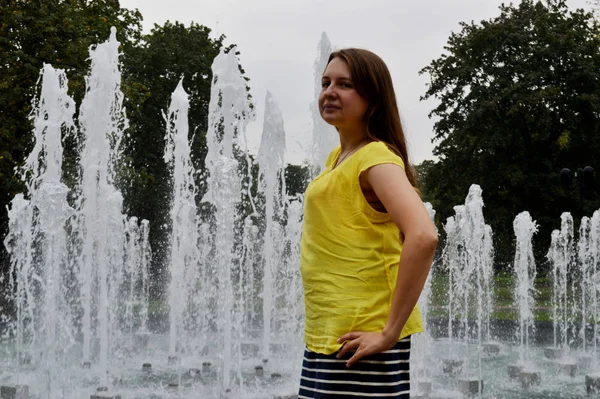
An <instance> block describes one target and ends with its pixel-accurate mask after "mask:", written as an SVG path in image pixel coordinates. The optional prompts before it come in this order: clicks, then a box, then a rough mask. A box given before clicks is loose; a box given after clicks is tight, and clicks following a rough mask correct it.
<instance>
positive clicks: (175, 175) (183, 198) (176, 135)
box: [164, 81, 200, 360]
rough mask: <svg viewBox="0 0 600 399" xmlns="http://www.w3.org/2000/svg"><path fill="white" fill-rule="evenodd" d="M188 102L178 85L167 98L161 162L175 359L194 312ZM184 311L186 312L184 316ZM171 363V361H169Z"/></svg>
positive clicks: (195, 254) (194, 215)
mask: <svg viewBox="0 0 600 399" xmlns="http://www.w3.org/2000/svg"><path fill="white" fill-rule="evenodd" d="M189 107H190V102H189V98H188V95H187V93H186V92H185V90H184V89H183V83H182V81H180V82H179V84H178V85H177V88H176V89H175V91H174V92H173V95H172V96H171V105H170V107H169V111H168V115H167V118H166V119H167V136H166V140H165V141H166V145H165V155H164V160H165V162H166V164H167V165H168V167H169V170H170V172H171V176H170V177H171V182H172V196H171V207H170V208H171V210H170V219H171V240H170V243H171V253H170V261H169V263H170V266H171V267H170V269H169V270H170V273H171V281H170V286H169V306H170V312H169V353H170V356H172V357H173V356H177V355H178V352H179V351H180V350H182V349H183V347H185V346H187V345H186V344H187V340H185V339H184V337H183V335H184V322H185V321H190V320H192V316H193V315H194V314H196V312H197V309H198V306H199V304H198V298H199V296H198V295H196V294H197V286H198V283H199V281H198V280H199V274H198V269H199V268H198V265H199V263H200V255H199V248H198V242H199V237H198V234H199V228H198V223H199V222H198V209H197V207H196V192H197V188H196V184H195V182H194V168H193V166H192V159H191V148H190V142H189V138H188V133H189V128H188V110H189ZM186 310H187V312H186ZM172 359H173V360H175V358H172Z"/></svg>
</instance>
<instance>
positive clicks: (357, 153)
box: [298, 49, 437, 398]
mask: <svg viewBox="0 0 600 399" xmlns="http://www.w3.org/2000/svg"><path fill="white" fill-rule="evenodd" d="M319 110H320V113H321V116H322V118H323V119H324V120H325V121H326V122H327V123H329V124H331V125H333V126H335V127H336V129H337V131H338V133H339V136H340V146H339V147H338V148H336V149H334V150H333V151H332V152H331V154H330V155H329V158H328V160H327V162H326V168H325V170H324V171H323V172H322V173H321V174H320V175H319V176H317V177H316V178H315V179H314V180H313V181H312V182H311V183H310V184H309V186H308V188H307V189H306V194H305V208H304V227H303V233H302V241H301V265H300V268H301V272H302V280H303V285H304V299H305V309H306V324H305V342H306V350H305V355H304V361H303V367H302V376H301V381H300V391H299V395H298V396H299V398H330V397H332V398H335V397H338V398H342V397H352V398H359V397H373V396H376V397H390V398H392V397H393V398H408V397H409V393H410V384H409V373H408V372H409V370H408V368H409V367H408V366H409V362H408V360H409V355H410V335H411V334H414V333H417V332H420V331H422V330H423V329H422V325H421V317H420V314H419V310H418V308H417V306H416V303H417V299H418V298H419V295H420V293H421V290H422V289H423V285H424V283H425V279H426V277H427V274H428V272H429V268H430V265H431V262H432V259H433V254H434V251H435V247H436V245H437V233H436V231H435V227H434V225H433V223H432V222H431V220H430V218H429V215H428V214H427V211H426V209H425V207H424V206H423V203H422V201H421V199H420V197H419V194H418V192H417V190H416V188H415V185H416V179H415V175H414V171H413V169H412V168H411V166H410V164H409V162H408V155H407V152H406V142H405V138H404V133H403V131H402V126H401V124H400V116H399V114H398V107H397V105H396V96H395V94H394V89H393V86H392V79H391V76H390V73H389V71H388V69H387V67H386V65H385V63H384V62H383V61H382V60H381V58H379V57H378V56H377V55H375V54H373V53H372V52H370V51H367V50H360V49H345V50H340V51H337V52H334V53H333V54H331V56H330V57H329V62H328V64H327V68H326V69H325V72H324V73H323V78H322V90H321V93H320V95H319ZM400 255H402V256H400Z"/></svg>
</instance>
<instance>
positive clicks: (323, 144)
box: [310, 32, 339, 177]
mask: <svg viewBox="0 0 600 399" xmlns="http://www.w3.org/2000/svg"><path fill="white" fill-rule="evenodd" d="M331 51H332V48H331V43H330V42H329V38H328V37H327V34H326V33H325V32H323V33H322V34H321V40H320V41H319V46H318V51H317V58H316V60H315V63H314V66H313V71H314V77H315V80H314V83H315V86H314V87H315V91H314V97H313V98H314V102H313V103H312V104H311V106H310V113H311V117H312V130H313V131H312V137H313V143H312V147H311V149H310V159H311V163H312V167H313V177H314V176H316V175H318V174H319V172H320V171H321V170H322V169H323V167H324V166H325V161H326V160H327V156H329V153H330V152H331V150H333V149H334V148H335V147H336V146H337V145H338V144H339V136H338V134H337V132H336V131H335V129H334V128H333V127H332V126H331V125H329V124H328V123H327V122H325V121H324V120H323V118H321V114H320V112H319V104H318V98H319V93H321V88H322V77H323V72H325V68H326V67H327V61H328V60H329V54H331Z"/></svg>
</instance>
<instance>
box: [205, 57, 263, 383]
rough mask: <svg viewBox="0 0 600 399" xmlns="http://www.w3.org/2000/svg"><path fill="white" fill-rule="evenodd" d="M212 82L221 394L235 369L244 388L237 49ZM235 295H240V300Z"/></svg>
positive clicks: (242, 92)
mask: <svg viewBox="0 0 600 399" xmlns="http://www.w3.org/2000/svg"><path fill="white" fill-rule="evenodd" d="M212 72H213V82H212V88H211V99H210V104H209V126H208V132H207V135H206V141H207V146H208V154H207V155H206V168H207V170H208V172H209V177H208V180H207V187H208V192H207V193H206V195H205V196H204V198H203V201H204V202H208V203H210V204H211V205H212V206H213V207H214V218H215V221H216V222H215V224H216V226H215V227H216V228H215V234H214V238H213V239H214V247H215V256H214V262H212V267H213V268H214V270H215V275H216V280H217V282H218V287H219V288H218V291H217V292H216V293H215V294H216V298H215V303H217V304H218V305H217V311H216V312H215V316H216V324H217V333H218V337H219V338H220V339H222V342H221V343H220V347H222V348H223V350H222V357H221V359H222V365H221V368H222V370H221V373H220V374H219V377H220V379H221V381H220V384H221V388H222V389H223V390H227V389H230V386H231V385H232V381H231V377H232V375H231V374H232V368H235V370H234V374H235V377H236V379H237V384H241V380H242V379H241V351H240V342H241V338H242V336H241V335H242V331H241V330H240V326H241V324H242V320H243V317H242V313H241V311H242V309H243V304H241V303H240V297H239V292H240V289H239V288H238V289H234V281H233V279H232V275H233V274H237V275H238V278H237V283H238V284H239V283H240V281H243V279H241V280H240V279H239V273H240V270H241V266H240V265H239V259H240V253H238V252H237V245H235V244H236V240H235V229H236V225H235V224H236V220H237V217H236V212H235V209H236V205H237V203H238V202H240V200H241V198H240V193H241V192H242V182H241V179H240V176H239V174H238V161H237V160H236V158H235V154H234V149H235V147H236V146H237V137H238V136H241V135H242V134H243V132H244V131H245V128H246V125H247V122H248V121H249V120H250V119H251V118H252V116H253V114H252V109H251V107H250V103H249V101H248V97H247V93H246V81H245V80H244V78H243V76H242V74H241V73H240V69H239V63H238V60H237V58H236V56H235V49H231V50H230V51H229V52H228V53H225V52H221V54H219V55H218V56H217V57H216V58H215V60H214V62H213V65H212ZM236 293H237V295H236Z"/></svg>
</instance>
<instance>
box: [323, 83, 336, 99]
mask: <svg viewBox="0 0 600 399" xmlns="http://www.w3.org/2000/svg"><path fill="white" fill-rule="evenodd" d="M323 95H325V96H333V95H335V89H334V86H333V85H329V86H327V88H325V90H323Z"/></svg>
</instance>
